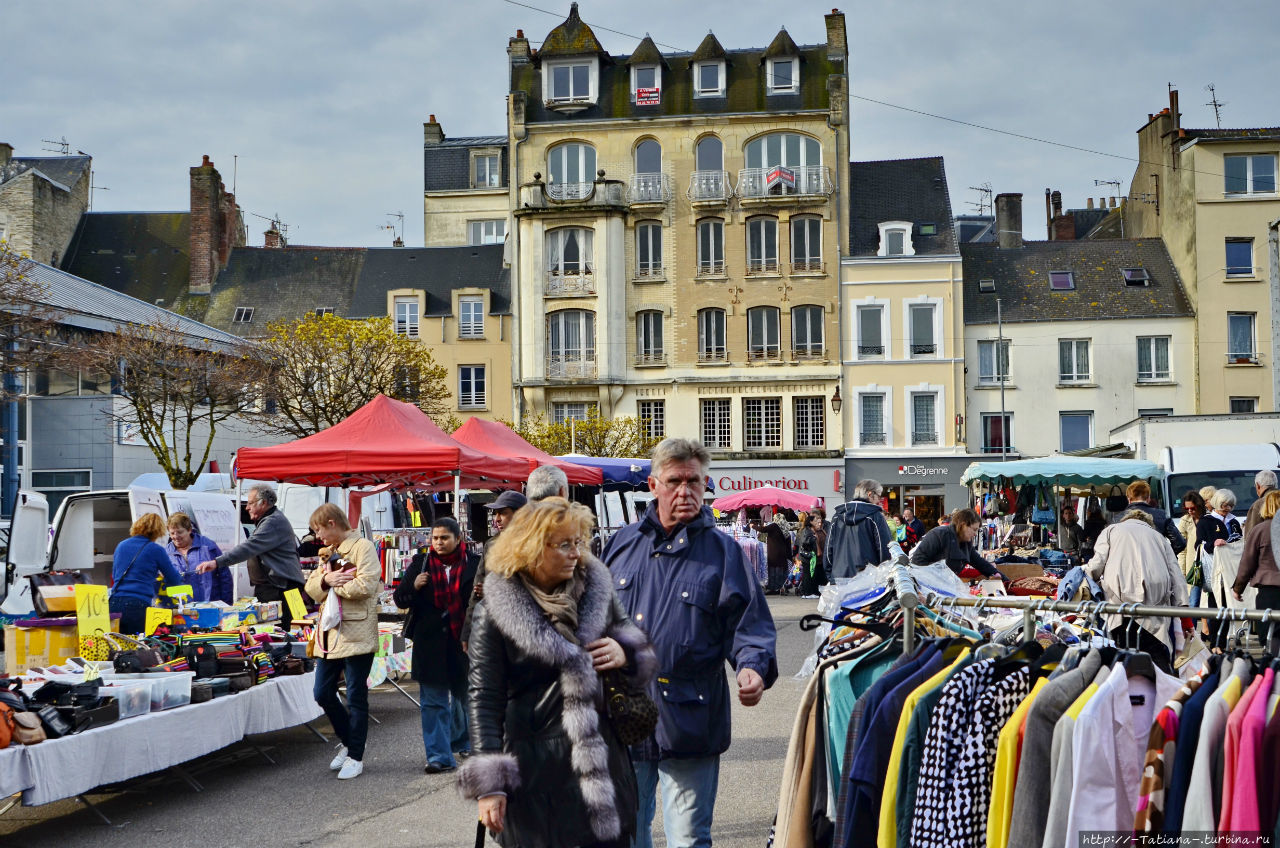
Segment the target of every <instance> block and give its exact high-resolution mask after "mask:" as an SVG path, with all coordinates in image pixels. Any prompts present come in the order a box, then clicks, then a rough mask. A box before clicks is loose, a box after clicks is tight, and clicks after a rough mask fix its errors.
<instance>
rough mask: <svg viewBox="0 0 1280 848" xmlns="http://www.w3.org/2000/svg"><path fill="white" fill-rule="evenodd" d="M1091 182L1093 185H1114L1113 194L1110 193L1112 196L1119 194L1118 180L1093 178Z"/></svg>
mask: <svg viewBox="0 0 1280 848" xmlns="http://www.w3.org/2000/svg"><path fill="white" fill-rule="evenodd" d="M1093 184H1094V185H1095V186H1114V187H1115V192H1114V194H1112V197H1119V196H1120V181H1119V180H1094V181H1093Z"/></svg>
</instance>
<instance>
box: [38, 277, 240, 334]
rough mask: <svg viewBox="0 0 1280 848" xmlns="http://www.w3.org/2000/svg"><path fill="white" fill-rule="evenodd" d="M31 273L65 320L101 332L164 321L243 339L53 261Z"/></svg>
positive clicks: (191, 330)
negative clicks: (56, 265)
mask: <svg viewBox="0 0 1280 848" xmlns="http://www.w3.org/2000/svg"><path fill="white" fill-rule="evenodd" d="M27 276H28V278H29V279H31V280H33V281H35V282H38V283H40V284H42V285H43V286H44V287H45V296H44V297H43V298H42V299H43V300H44V301H45V302H46V303H48V304H49V305H50V306H52V307H55V308H57V309H58V310H59V311H60V312H62V313H63V317H62V318H61V323H63V324H68V325H70V326H73V327H81V328H84V329H89V330H98V331H100V332H113V331H115V330H117V329H119V328H120V327H121V326H122V325H125V324H133V325H137V326H155V325H161V324H163V325H166V326H171V327H175V328H176V329H178V330H180V331H182V332H183V333H186V334H187V335H189V336H190V337H191V338H192V339H195V340H205V341H211V342H215V343H219V344H224V345H235V344H239V343H240V342H241V341H242V339H240V338H239V337H238V336H236V335H234V334H233V333H229V332H226V331H224V330H220V329H217V328H216V327H210V326H208V325H206V324H201V323H200V322H199V321H195V320H193V319H191V318H188V317H186V316H185V315H179V314H177V313H176V312H171V311H169V310H168V309H162V308H160V307H159V306H156V305H155V304H151V303H147V302H145V301H142V300H138V299H137V298H136V297H130V296H129V295H127V294H122V293H120V292H117V291H112V290H111V289H109V288H107V287H106V286H100V285H98V284H97V283H92V282H90V281H89V280H85V279H82V278H80V277H77V276H76V275H74V274H69V273H67V272H66V271H61V270H59V269H57V268H54V267H53V266H52V265H45V264H43V263H40V262H35V263H32V265H31V269H30V271H29V272H28V274H27Z"/></svg>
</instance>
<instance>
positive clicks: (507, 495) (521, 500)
mask: <svg viewBox="0 0 1280 848" xmlns="http://www.w3.org/2000/svg"><path fill="white" fill-rule="evenodd" d="M526 503H528V500H527V499H526V498H525V496H524V495H522V494H520V493H519V492H516V491H512V490H510V489H508V490H507V491H505V492H502V493H501V494H499V495H498V496H497V497H496V498H494V499H493V501H492V502H491V503H487V504H485V507H484V508H485V509H487V510H489V513H490V515H491V516H492V517H491V519H490V520H491V521H492V522H493V535H492V536H490V537H489V542H488V544H486V545H485V549H484V554H483V555H482V556H481V557H480V566H479V567H478V568H477V569H476V579H475V582H474V583H473V584H472V585H471V599H470V600H469V601H467V616H466V618H465V619H463V621H462V650H463V651H464V652H465V651H466V650H467V643H468V642H470V641H471V615H472V613H473V612H474V611H475V608H476V601H478V600H480V599H481V598H483V597H484V575H485V568H484V565H485V563H484V560H485V557H486V556H488V555H489V548H491V547H492V546H493V540H494V539H496V538H498V534H499V533H501V532H502V531H503V530H504V529H506V526H507V525H508V524H510V523H511V517H512V516H513V515H515V514H516V510H518V509H519V508H520V507H522V506H524V505H525V504H526Z"/></svg>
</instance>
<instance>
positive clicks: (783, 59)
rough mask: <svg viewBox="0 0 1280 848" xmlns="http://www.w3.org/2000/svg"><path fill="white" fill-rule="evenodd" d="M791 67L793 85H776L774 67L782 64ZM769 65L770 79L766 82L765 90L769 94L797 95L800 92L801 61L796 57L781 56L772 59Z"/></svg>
mask: <svg viewBox="0 0 1280 848" xmlns="http://www.w3.org/2000/svg"><path fill="white" fill-rule="evenodd" d="M783 63H786V64H789V65H791V84H790V85H788V86H778V85H774V70H773V69H774V67H775V66H777V65H780V64H783ZM767 65H768V69H767V70H768V77H767V78H766V80H765V90H766V91H768V93H769V94H795V93H796V92H798V91H799V90H800V60H799V59H798V58H796V57H795V56H779V57H778V58H776V59H770V60H769V61H768V63H767Z"/></svg>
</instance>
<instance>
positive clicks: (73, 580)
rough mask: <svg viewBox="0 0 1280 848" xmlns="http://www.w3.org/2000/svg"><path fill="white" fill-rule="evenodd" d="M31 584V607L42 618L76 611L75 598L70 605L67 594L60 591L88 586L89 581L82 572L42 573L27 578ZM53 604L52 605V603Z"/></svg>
mask: <svg viewBox="0 0 1280 848" xmlns="http://www.w3.org/2000/svg"><path fill="white" fill-rule="evenodd" d="M27 581H28V582H29V583H30V584H31V605H32V606H33V607H35V610H36V614H37V615H38V616H40V617H41V618H44V617H47V616H49V615H51V614H52V615H69V614H72V613H74V612H75V611H76V602H75V597H74V596H72V598H71V602H70V604H69V605H68V603H67V600H66V596H65V594H64V593H63V592H62V591H60V590H59V587H63V586H75V585H76V584H81V585H84V584H87V583H88V582H89V581H88V580H87V579H86V578H85V576H84V573H83V572H80V571H41V572H40V573H39V574H32V575H29V576H28V577H27ZM51 602H52V603H51Z"/></svg>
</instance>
